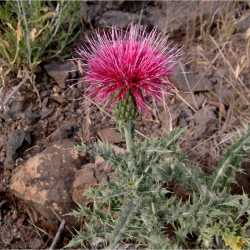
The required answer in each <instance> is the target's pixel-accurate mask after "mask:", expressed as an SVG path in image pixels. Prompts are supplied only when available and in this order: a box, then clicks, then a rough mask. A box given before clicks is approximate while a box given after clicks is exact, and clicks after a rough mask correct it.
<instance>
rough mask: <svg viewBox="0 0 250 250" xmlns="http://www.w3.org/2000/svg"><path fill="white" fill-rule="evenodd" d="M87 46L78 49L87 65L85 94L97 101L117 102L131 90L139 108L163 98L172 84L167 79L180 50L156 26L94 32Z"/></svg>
mask: <svg viewBox="0 0 250 250" xmlns="http://www.w3.org/2000/svg"><path fill="white" fill-rule="evenodd" d="M88 42H89V46H87V47H82V48H80V49H79V51H78V54H79V55H80V59H81V62H82V63H83V65H85V66H86V75H85V81H86V82H87V86H88V87H87V95H89V97H90V98H92V99H93V100H95V101H96V102H98V103H107V102H108V103H109V104H112V105H114V104H116V103H118V102H119V101H121V100H123V99H124V98H126V96H127V94H128V93H129V94H131V95H132V96H133V99H134V101H135V105H136V107H137V109H138V110H139V111H143V110H145V109H147V106H148V105H147V104H148V103H149V102H150V100H153V99H154V100H158V101H159V100H162V98H163V96H164V94H166V93H169V92H170V91H171V90H172V89H173V88H174V86H173V84H171V83H170V81H169V76H170V75H171V73H172V71H173V68H174V66H175V65H176V57H177V56H178V53H179V51H178V50H177V49H176V48H172V49H170V48H169V45H168V43H167V38H165V37H163V36H162V35H161V34H160V33H158V32H157V31H156V30H155V29H154V30H153V31H151V32H149V33H146V28H145V27H144V28H143V27H142V26H138V25H130V26H129V28H128V29H127V30H126V31H125V32H124V31H122V30H119V29H118V28H116V27H112V29H111V31H110V32H104V33H103V34H101V33H100V32H96V33H95V36H92V37H91V38H88Z"/></svg>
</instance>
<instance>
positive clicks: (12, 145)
mask: <svg viewBox="0 0 250 250" xmlns="http://www.w3.org/2000/svg"><path fill="white" fill-rule="evenodd" d="M25 142H26V143H28V144H31V135H30V132H29V131H24V130H23V129H17V130H15V131H14V132H12V133H11V134H10V135H9V137H8V141H7V146H6V159H5V162H4V166H5V167H6V168H12V167H13V165H14V161H15V159H16V158H17V150H18V149H20V148H21V147H22V146H23V144H24V143H25Z"/></svg>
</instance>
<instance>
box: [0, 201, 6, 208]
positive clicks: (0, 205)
mask: <svg viewBox="0 0 250 250" xmlns="http://www.w3.org/2000/svg"><path fill="white" fill-rule="evenodd" d="M5 203H7V201H6V200H3V201H1V202H0V208H1V207H2V206H3V205H4V204H5Z"/></svg>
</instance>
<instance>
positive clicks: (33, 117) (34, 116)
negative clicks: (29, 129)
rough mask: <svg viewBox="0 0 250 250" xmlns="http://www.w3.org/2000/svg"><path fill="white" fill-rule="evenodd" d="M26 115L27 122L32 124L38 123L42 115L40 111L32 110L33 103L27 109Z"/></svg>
mask: <svg viewBox="0 0 250 250" xmlns="http://www.w3.org/2000/svg"><path fill="white" fill-rule="evenodd" d="M24 117H25V120H26V122H27V124H29V125H31V124H34V123H36V122H37V121H38V120H39V119H40V117H41V115H40V112H38V111H32V105H30V106H29V107H28V108H27V109H26V110H25V112H24Z"/></svg>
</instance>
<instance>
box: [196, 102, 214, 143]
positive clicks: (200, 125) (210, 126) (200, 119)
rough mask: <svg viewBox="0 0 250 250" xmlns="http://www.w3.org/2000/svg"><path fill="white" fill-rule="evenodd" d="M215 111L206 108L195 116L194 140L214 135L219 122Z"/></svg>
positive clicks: (212, 108)
mask: <svg viewBox="0 0 250 250" xmlns="http://www.w3.org/2000/svg"><path fill="white" fill-rule="evenodd" d="M215 110H216V109H215V108H214V107H212V106H205V107H203V108H202V109H200V110H198V111H197V112H196V113H195V114H194V116H193V119H194V122H195V124H196V126H195V130H194V134H193V137H192V139H195V138H201V137H203V136H204V137H209V136H211V135H212V134H213V133H214V131H215V129H216V126H217V122H218V121H217V118H216V115H215Z"/></svg>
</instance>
